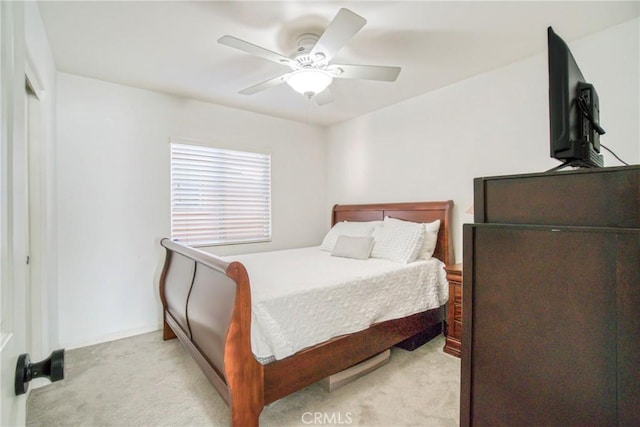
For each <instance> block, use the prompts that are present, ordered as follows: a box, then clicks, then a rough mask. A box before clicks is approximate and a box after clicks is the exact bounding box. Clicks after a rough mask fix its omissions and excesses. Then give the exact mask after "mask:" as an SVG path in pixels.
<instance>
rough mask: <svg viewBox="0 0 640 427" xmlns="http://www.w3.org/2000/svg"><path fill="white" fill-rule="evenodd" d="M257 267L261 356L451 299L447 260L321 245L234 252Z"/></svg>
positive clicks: (253, 274)
mask: <svg viewBox="0 0 640 427" xmlns="http://www.w3.org/2000/svg"><path fill="white" fill-rule="evenodd" d="M233 258H234V259H235V260H238V261H240V262H242V264H244V266H245V267H246V268H247V271H248V273H249V280H250V282H251V298H252V312H253V317H252V324H251V338H252V349H253V353H254V355H255V356H256V357H257V358H258V360H260V361H263V362H264V361H265V360H268V359H269V358H271V359H273V357H275V359H283V358H285V357H287V356H290V355H292V354H294V353H296V352H298V351H300V350H302V349H304V348H305V347H309V346H312V345H315V344H319V343H321V342H324V341H326V340H328V339H330V338H333V337H336V336H339V335H343V334H348V333H352V332H357V331H360V330H363V329H366V328H368V327H369V326H370V325H372V324H373V323H377V322H381V321H385V320H391V319H398V318H401V317H405V316H409V315H411V314H415V313H419V312H421V311H425V310H429V309H432V308H437V307H440V306H441V305H443V304H445V303H446V302H447V300H448V296H449V295H448V294H449V288H448V285H447V280H446V275H445V272H444V269H443V267H444V264H443V263H442V262H441V261H439V260H437V259H435V258H432V259H430V260H428V261H417V262H413V263H410V264H399V263H395V262H391V261H386V260H381V259H372V258H370V259H368V260H366V261H361V260H354V259H349V258H339V257H333V256H331V255H330V253H329V252H326V251H321V250H319V249H318V248H317V247H313V248H302V249H290V250H283V251H274V252H265V253H258V254H248V255H239V256H234V257H233Z"/></svg>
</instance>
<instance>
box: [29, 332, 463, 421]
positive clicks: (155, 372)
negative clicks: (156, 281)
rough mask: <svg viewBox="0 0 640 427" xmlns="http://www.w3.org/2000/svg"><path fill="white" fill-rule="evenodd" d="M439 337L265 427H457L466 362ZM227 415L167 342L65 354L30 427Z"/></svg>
mask: <svg viewBox="0 0 640 427" xmlns="http://www.w3.org/2000/svg"><path fill="white" fill-rule="evenodd" d="M443 345H444V338H443V337H442V336H439V337H437V338H435V339H433V340H432V341H430V342H429V343H427V344H425V345H423V346H422V347H420V348H418V349H417V350H415V351H413V352H409V351H404V350H401V349H397V348H393V349H392V351H391V359H390V361H389V363H388V364H387V365H385V366H382V367H381V368H379V369H377V370H376V371H374V372H371V373H369V374H367V375H366V376H364V377H362V378H359V379H357V380H356V381H354V382H352V383H351V384H348V385H346V386H344V387H342V388H340V389H338V390H336V391H333V392H331V393H329V392H327V391H325V389H324V388H322V387H321V386H320V385H319V384H313V385H311V386H309V387H307V388H305V389H303V390H300V391H298V392H296V393H293V394H291V395H289V396H287V397H285V398H283V399H281V400H279V401H277V402H274V403H273V404H271V405H270V406H268V407H267V408H265V409H264V410H263V411H262V414H261V416H260V425H261V426H274V427H276V426H277V427H280V426H309V425H314V426H316V425H354V426H372V427H373V426H380V427H392V426H457V425H458V424H459V400H460V399H459V397H460V360H459V359H457V358H455V357H453V356H450V355H448V354H446V353H444V352H443V351H442V347H443ZM229 420H230V418H229V409H228V408H227V406H226V404H225V403H224V401H223V400H222V398H220V396H218V394H217V393H216V391H215V390H214V388H213V386H211V385H210V384H209V382H208V381H207V379H206V378H205V376H204V374H202V373H201V371H200V369H199V368H198V366H197V365H196V364H195V362H194V361H193V360H192V359H191V357H190V356H189V354H188V353H187V351H186V350H185V349H184V348H183V347H182V345H181V344H180V342H179V341H178V340H171V341H162V335H161V333H160V332H153V333H149V334H143V335H138V336H135V337H130V338H125V339H121V340H118V341H112V342H107V343H102V344H98V345H94V346H90V347H83V348H79V349H74V350H70V351H67V352H66V355H65V379H64V380H63V381H59V382H56V383H53V384H50V385H47V386H44V387H41V388H38V389H35V390H33V391H32V392H31V394H30V396H29V398H28V400H27V426H228V425H229Z"/></svg>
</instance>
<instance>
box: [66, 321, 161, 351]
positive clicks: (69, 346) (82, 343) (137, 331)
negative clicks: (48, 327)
mask: <svg viewBox="0 0 640 427" xmlns="http://www.w3.org/2000/svg"><path fill="white" fill-rule="evenodd" d="M161 329H162V325H161V324H157V325H147V326H141V327H139V328H133V329H127V330H124V331H118V332H113V333H111V334H105V335H99V336H96V337H92V338H87V339H83V340H78V341H73V342H70V343H61V344H60V348H64V349H65V350H73V349H75V348H81V347H89V346H91V345H96V344H102V343H105V342H109V341H116V340H120V339H122V338H129V337H133V336H135V335H142V334H147V333H149V332H155V331H158V330H161Z"/></svg>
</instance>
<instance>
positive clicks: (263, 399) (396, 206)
mask: <svg viewBox="0 0 640 427" xmlns="http://www.w3.org/2000/svg"><path fill="white" fill-rule="evenodd" d="M452 206H453V202H451V201H445V202H422V203H391V204H369V205H336V206H335V207H334V208H333V212H332V223H335V222H337V221H343V220H349V221H368V220H372V219H383V218H384V216H385V215H388V216H391V217H394V218H399V219H405V220H408V221H417V222H431V221H434V220H436V219H440V220H441V226H440V232H439V235H438V243H437V246H436V252H435V254H438V255H439V256H438V258H439V259H440V260H441V261H443V262H445V264H446V263H449V262H451V261H452V260H453V246H452V244H451V209H452ZM161 245H162V246H164V247H165V248H166V250H167V256H166V259H165V264H164V268H163V271H162V274H161V276H160V299H161V301H162V305H163V315H164V331H163V338H164V339H165V340H166V339H172V338H176V337H177V338H178V339H179V340H180V341H181V342H182V343H183V344H184V345H185V347H186V348H187V349H188V350H189V352H190V353H191V354H192V355H193V357H194V359H195V360H196V362H197V363H198V365H199V366H200V367H201V368H202V370H203V372H204V373H205V375H206V376H207V378H208V379H209V381H210V382H211V383H212V384H213V386H214V388H215V389H216V390H217V391H218V392H219V393H220V395H221V396H222V397H223V398H224V400H225V401H226V402H227V403H228V404H229V407H230V412H231V422H232V425H233V426H243V427H244V426H257V425H258V424H259V417H260V413H261V412H262V409H263V407H264V405H266V404H269V403H271V402H274V401H276V400H278V399H280V398H282V397H284V396H286V395H288V394H291V393H293V392H295V391H297V390H300V389H301V388H303V387H306V386H308V385H310V384H313V383H314V382H316V381H319V380H320V379H322V378H325V377H327V376H329V375H332V374H335V373H337V372H340V371H342V370H344V369H347V368H349V367H351V366H353V365H355V364H357V363H359V362H362V361H363V360H365V359H368V358H369V357H372V356H374V355H376V354H377V353H380V352H381V351H384V350H386V349H388V348H390V347H392V346H394V345H398V344H403V343H407V342H410V343H409V344H408V345H409V347H410V348H411V347H413V345H414V344H413V341H415V340H414V337H416V336H422V337H426V338H431V337H432V336H433V335H434V334H435V333H439V331H440V329H439V325H440V322H442V320H443V318H444V310H443V307H439V308H436V309H433V310H429V311H426V312H423V313H418V314H415V315H412V316H408V317H405V318H402V319H395V320H389V321H386V322H381V323H377V324H375V325H372V326H371V327H369V328H368V329H365V330H363V331H360V332H356V333H354V334H349V335H344V336H341V337H337V338H334V339H332V340H329V341H327V342H325V343H322V344H319V345H316V346H314V347H311V348H308V349H305V350H302V351H300V352H298V353H296V354H294V355H292V356H290V357H288V358H286V359H283V360H279V361H275V362H273V363H270V364H267V365H261V364H259V363H258V362H257V361H256V359H255V357H254V356H253V353H252V350H251V289H250V280H249V279H250V278H249V275H248V273H247V271H246V269H245V267H244V266H243V265H242V264H241V263H239V262H228V261H226V260H224V259H222V258H219V257H217V256H215V255H212V254H209V253H207V252H203V251H200V250H198V249H194V248H190V247H187V246H184V245H182V244H179V243H176V242H172V241H170V240H168V239H163V240H162V241H161ZM203 277H205V278H206V280H203V279H202V278H203ZM230 286H231V288H230ZM194 289H195V290H194ZM203 289H204V291H203ZM230 289H232V291H230ZM205 291H206V292H205ZM194 292H195V293H198V292H200V293H199V295H208V297H207V298H194V299H193V301H192V300H191V299H190V296H191V294H192V293H194ZM189 307H191V310H189ZM212 307H214V308H215V307H219V308H223V309H222V310H221V314H220V315H218V314H216V312H215V310H213V309H212ZM229 308H232V309H231V310H229ZM227 312H230V313H231V314H230V315H228V316H227V315H226V314H225V313H227ZM193 313H205V315H206V316H207V321H208V323H207V324H206V325H203V324H202V319H197V320H199V321H195V322H196V323H193V325H192V323H191V321H192V320H193V319H191V318H190V315H193ZM203 326H204V331H203ZM192 329H193V330H192ZM220 331H226V334H224V336H222V337H221V335H220ZM192 332H193V333H192ZM220 341H221V342H223V346H222V347H223V348H222V349H221V350H220V351H221V353H222V354H220V353H219V352H218V350H216V346H215V345H212V344H211V343H212V342H213V343H215V342H220ZM221 360H222V361H223V362H220V361H221ZM220 365H222V366H220Z"/></svg>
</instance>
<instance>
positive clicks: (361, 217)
mask: <svg viewBox="0 0 640 427" xmlns="http://www.w3.org/2000/svg"><path fill="white" fill-rule="evenodd" d="M452 211H453V201H452V200H446V201H441V202H415V203H378V204H367V205H335V206H334V207H333V211H332V215H331V225H332V226H333V225H335V224H336V223H337V222H341V221H376V220H383V219H384V217H385V216H390V217H391V218H398V219H403V220H405V221H413V222H433V221H435V220H436V219H439V220H440V231H439V232H438V243H437V244H436V250H435V252H434V253H433V256H434V257H436V258H438V259H439V260H441V261H442V262H444V263H445V264H447V265H449V264H452V263H453V262H454V259H455V256H454V252H453V238H452V229H451V218H452Z"/></svg>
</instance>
